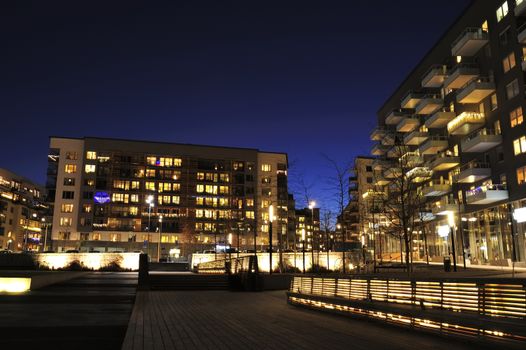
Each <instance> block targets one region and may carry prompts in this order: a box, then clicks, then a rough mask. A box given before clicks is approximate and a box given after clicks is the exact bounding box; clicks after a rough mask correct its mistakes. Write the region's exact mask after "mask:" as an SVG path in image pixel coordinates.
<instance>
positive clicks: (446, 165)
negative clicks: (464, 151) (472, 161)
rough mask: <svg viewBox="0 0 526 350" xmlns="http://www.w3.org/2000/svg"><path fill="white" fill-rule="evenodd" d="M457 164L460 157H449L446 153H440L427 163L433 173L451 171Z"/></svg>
mask: <svg viewBox="0 0 526 350" xmlns="http://www.w3.org/2000/svg"><path fill="white" fill-rule="evenodd" d="M459 164H460V157H455V156H451V155H446V153H441V154H439V155H438V157H437V158H436V159H435V160H433V161H432V162H431V163H429V167H430V168H431V170H433V171H445V170H450V169H453V168H454V167H456V166H458V165H459Z"/></svg>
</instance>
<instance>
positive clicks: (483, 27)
mask: <svg viewBox="0 0 526 350" xmlns="http://www.w3.org/2000/svg"><path fill="white" fill-rule="evenodd" d="M480 27H481V28H482V30H483V31H484V32H486V33H489V27H488V21H484V23H482V26H480Z"/></svg>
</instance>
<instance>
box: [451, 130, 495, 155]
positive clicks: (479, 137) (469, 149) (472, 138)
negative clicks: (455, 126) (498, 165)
mask: <svg viewBox="0 0 526 350" xmlns="http://www.w3.org/2000/svg"><path fill="white" fill-rule="evenodd" d="M501 143H502V135H497V134H495V131H494V130H490V129H481V130H479V131H477V132H476V133H474V134H471V135H469V136H468V137H467V138H466V139H464V140H463V141H462V142H461V144H460V145H461V149H462V151H463V152H466V153H475V152H477V153H479V152H486V151H487V150H489V149H492V148H493V147H496V146H498V145H500V144H501Z"/></svg>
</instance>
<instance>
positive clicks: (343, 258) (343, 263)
mask: <svg viewBox="0 0 526 350" xmlns="http://www.w3.org/2000/svg"><path fill="white" fill-rule="evenodd" d="M341 228H342V225H341V224H336V233H337V234H338V233H339V232H340V230H341ZM336 237H338V236H336ZM342 241H343V240H342ZM342 267H343V273H345V243H343V244H342Z"/></svg>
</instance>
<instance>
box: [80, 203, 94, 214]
mask: <svg viewBox="0 0 526 350" xmlns="http://www.w3.org/2000/svg"><path fill="white" fill-rule="evenodd" d="M92 208H93V207H92V206H91V204H83V205H82V212H83V213H91V211H92Z"/></svg>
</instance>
